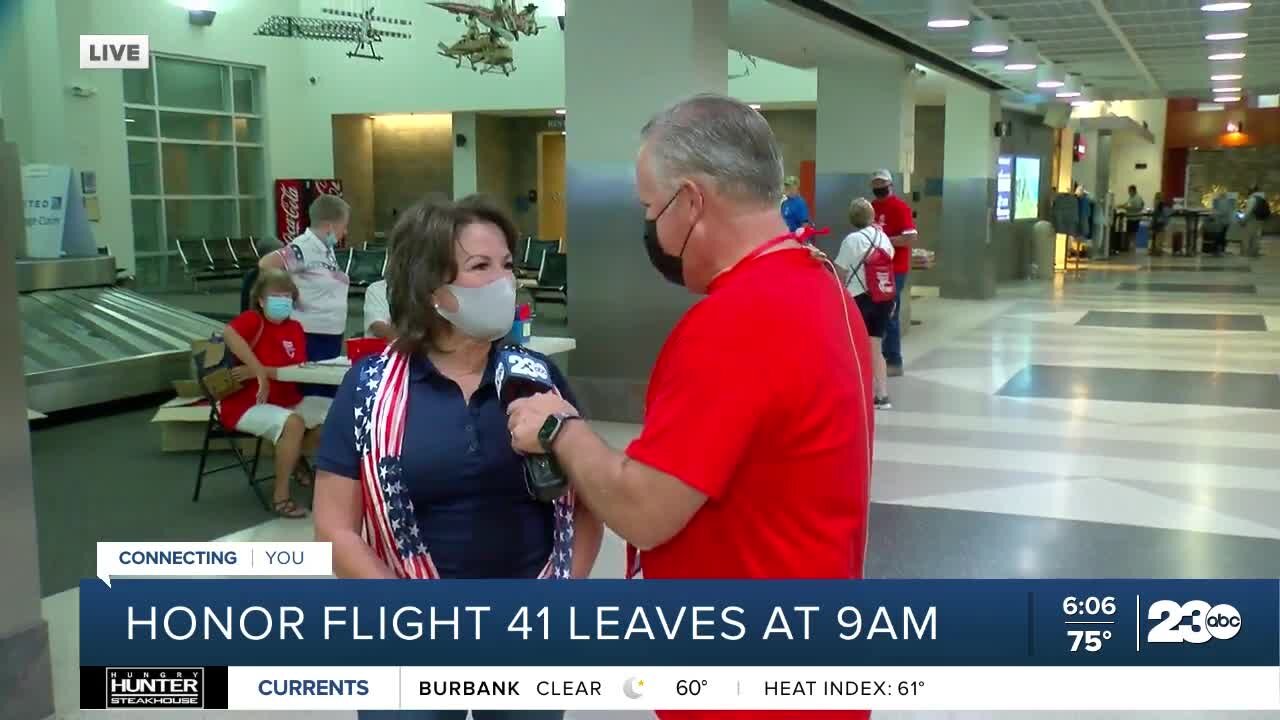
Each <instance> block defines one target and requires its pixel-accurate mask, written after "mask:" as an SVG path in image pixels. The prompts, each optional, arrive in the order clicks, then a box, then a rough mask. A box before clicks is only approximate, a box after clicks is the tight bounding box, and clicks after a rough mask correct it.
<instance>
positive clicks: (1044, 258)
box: [1027, 220, 1057, 282]
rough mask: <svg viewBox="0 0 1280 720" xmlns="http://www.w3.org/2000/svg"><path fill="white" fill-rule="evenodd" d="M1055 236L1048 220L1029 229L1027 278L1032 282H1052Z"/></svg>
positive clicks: (1055, 249)
mask: <svg viewBox="0 0 1280 720" xmlns="http://www.w3.org/2000/svg"><path fill="white" fill-rule="evenodd" d="M1056 252H1057V236H1056V235H1055V234H1054V232H1053V225H1052V224H1051V223H1050V222H1049V221H1048V220H1041V221H1039V222H1037V223H1036V224H1035V225H1034V226H1032V228H1031V267H1029V268H1028V269H1027V277H1029V278H1031V279H1032V280H1049V281H1050V282H1052V281H1053V265H1054V261H1055V260H1056V259H1057V258H1055V257H1054V255H1055V254H1056Z"/></svg>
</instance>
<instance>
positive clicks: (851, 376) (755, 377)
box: [510, 95, 873, 719]
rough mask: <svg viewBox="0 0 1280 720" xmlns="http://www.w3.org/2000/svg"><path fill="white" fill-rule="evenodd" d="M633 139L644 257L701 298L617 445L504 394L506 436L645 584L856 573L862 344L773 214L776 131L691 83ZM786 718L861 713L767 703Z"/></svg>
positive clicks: (862, 487) (867, 435)
mask: <svg viewBox="0 0 1280 720" xmlns="http://www.w3.org/2000/svg"><path fill="white" fill-rule="evenodd" d="M643 137H644V145H643V147H642V149H641V151H640V155H639V157H638V159H637V163H636V191H637V194H638V195H639V197H640V201H641V204H642V205H643V206H644V209H645V210H644V214H645V221H646V231H645V245H646V247H647V249H648V253H649V258H650V260H651V261H652V263H653V265H654V266H655V268H656V269H657V270H658V271H659V272H660V273H661V274H662V275H663V276H664V277H666V278H667V279H668V280H670V281H672V282H674V283H676V284H680V285H684V286H686V287H688V289H689V290H690V291H692V292H694V293H698V294H706V297H705V298H703V299H702V300H701V301H700V302H698V303H697V304H696V305H694V306H693V307H692V308H691V309H690V310H689V311H688V312H687V313H685V315H684V317H683V318H681V319H680V321H679V323H678V324H677V325H676V327H675V329H674V330H673V331H672V333H671V335H670V336H669V337H668V338H667V341H666V344H665V345H664V346H663V348H662V351H661V354H660V355H659V357H658V362H657V365H656V367H655V368H654V370H653V375H652V377H651V378H650V381H649V389H648V396H647V402H646V408H645V416H644V428H643V430H642V431H641V433H640V437H639V438H638V439H637V440H636V441H635V442H633V443H632V444H631V445H630V446H629V447H628V448H627V450H626V452H625V453H622V452H618V451H617V450H614V449H612V448H610V447H609V446H608V445H606V444H605V443H604V442H603V441H602V440H601V439H600V438H599V437H598V436H597V435H596V434H595V433H594V432H593V431H592V430H591V428H590V427H588V425H587V423H586V422H584V421H581V420H579V419H577V418H576V415H577V411H576V410H575V409H574V408H572V407H571V406H569V405H568V404H567V403H565V402H564V401H563V400H562V399H560V398H559V397H557V396H555V395H546V394H544V395H539V396H536V397H533V398H529V399H525V400H518V401H515V402H514V403H512V406H511V412H510V429H511V431H512V442H513V444H514V446H515V447H516V449H517V450H520V451H522V452H526V453H539V452H552V453H554V454H555V456H556V458H557V459H558V460H559V462H560V464H561V466H562V467H563V468H564V469H565V471H566V474H567V475H568V476H569V480H570V482H571V483H572V485H573V488H574V489H575V490H576V491H577V493H578V497H579V499H580V500H581V501H583V502H585V503H586V504H587V505H588V506H590V508H591V509H592V511H593V512H594V513H596V514H597V515H598V516H599V517H601V518H603V520H604V521H605V523H606V524H607V525H608V526H609V527H611V528H612V529H613V530H614V532H616V533H617V534H618V535H620V536H622V538H623V539H625V540H626V541H627V542H628V543H630V544H631V545H633V546H635V547H637V548H639V550H640V554H639V557H638V560H639V564H640V565H641V569H642V570H643V572H644V576H645V577H646V578H651V579H653V578H659V579H663V578H841V579H847V578H858V577H861V575H862V563H863V555H864V552H865V549H866V533H867V485H868V480H869V477H870V468H871V447H872V417H873V411H872V370H871V362H870V360H871V358H870V345H869V343H868V340H867V334H866V330H865V328H864V326H863V324H862V322H861V321H860V319H859V315H858V311H857V308H856V306H855V305H854V303H853V301H852V298H850V297H849V295H848V293H846V292H845V291H844V290H843V288H841V287H840V285H839V280H838V279H837V278H836V277H835V275H834V274H833V273H832V272H831V271H830V270H829V269H828V267H827V265H825V264H823V263H822V262H820V261H819V260H818V259H816V258H815V256H814V254H813V251H811V249H810V248H809V247H807V246H805V245H803V244H802V243H801V242H799V241H797V239H796V238H795V236H794V235H791V234H790V233H789V232H788V230H787V226H786V225H785V224H784V223H783V221H782V217H781V216H780V215H779V214H778V210H777V207H778V197H777V188H779V187H781V185H782V162H781V155H780V153H779V150H778V146H777V142H776V141H775V139H774V137H773V133H772V131H771V130H770V129H769V125H768V123H766V122H765V120H764V118H762V117H761V116H760V115H759V113H757V112H756V111H754V110H752V109H751V108H750V107H748V106H747V105H744V104H742V103H740V102H738V101H737V100H733V99H730V98H727V97H723V96H717V95H700V96H695V97H693V98H690V99H688V100H685V101H682V102H680V103H677V104H676V105H674V106H672V107H671V108H669V109H667V110H665V111H663V112H662V113H659V114H658V115H657V116H655V117H654V119H653V120H651V121H650V122H649V124H648V125H646V126H645V129H644V132H643ZM634 569H635V568H632V570H634ZM759 714H764V713H754V712H751V713H748V712H741V711H733V712H679V713H676V712H662V713H660V714H659V715H660V717H662V718H664V719H666V718H737V717H755V716H757V715H759ZM797 714H799V715H803V716H804V717H806V718H808V717H831V718H862V717H866V713H863V712H849V711H843V712H829V713H795V712H786V713H773V714H771V715H773V716H775V717H784V716H785V717H794V716H796V715H797Z"/></svg>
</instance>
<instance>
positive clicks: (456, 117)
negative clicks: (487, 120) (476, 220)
mask: <svg viewBox="0 0 1280 720" xmlns="http://www.w3.org/2000/svg"><path fill="white" fill-rule="evenodd" d="M476 140H477V138H476V114H475V113H454V114H453V197H454V199H455V200H456V199H458V198H464V197H466V196H468V195H474V194H475V192H476Z"/></svg>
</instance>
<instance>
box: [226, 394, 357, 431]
mask: <svg viewBox="0 0 1280 720" xmlns="http://www.w3.org/2000/svg"><path fill="white" fill-rule="evenodd" d="M332 402H333V399H332V398H326V397H313V396H307V397H304V398H302V402H300V403H298V404H297V405H294V406H293V407H292V408H284V407H280V406H279V405H254V406H253V407H251V408H249V409H248V410H246V411H245V413H244V415H241V416H240V422H238V423H236V430H239V431H240V432H242V433H248V434H250V435H256V436H258V437H260V438H263V439H265V440H270V441H271V442H273V443H275V442H278V441H279V440H280V436H281V435H283V434H284V425H285V423H287V422H288V421H289V417H290V416H292V415H300V416H302V421H303V422H304V423H306V426H307V428H308V429H310V428H313V427H317V426H319V425H323V424H324V418H325V416H326V415H328V414H329V405H330V404H331V403H332Z"/></svg>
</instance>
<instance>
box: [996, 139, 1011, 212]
mask: <svg viewBox="0 0 1280 720" xmlns="http://www.w3.org/2000/svg"><path fill="white" fill-rule="evenodd" d="M1012 212H1013V156H1012V155H1001V156H1000V157H998V158H996V221H997V222H1004V221H1006V220H1008V219H1009V218H1010V217H1011V213H1012Z"/></svg>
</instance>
